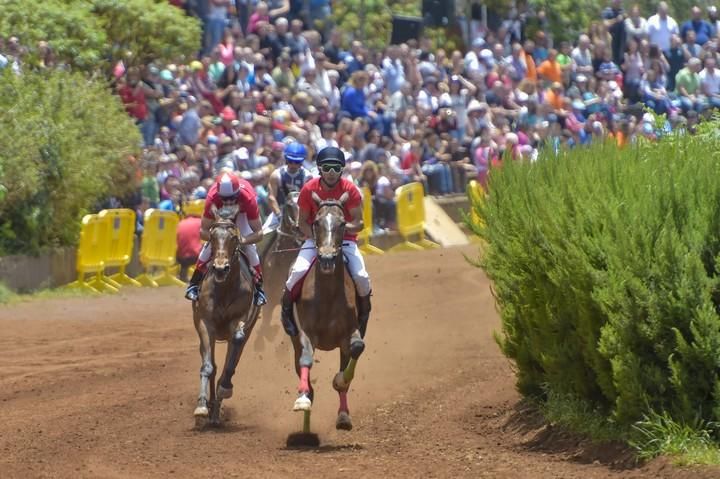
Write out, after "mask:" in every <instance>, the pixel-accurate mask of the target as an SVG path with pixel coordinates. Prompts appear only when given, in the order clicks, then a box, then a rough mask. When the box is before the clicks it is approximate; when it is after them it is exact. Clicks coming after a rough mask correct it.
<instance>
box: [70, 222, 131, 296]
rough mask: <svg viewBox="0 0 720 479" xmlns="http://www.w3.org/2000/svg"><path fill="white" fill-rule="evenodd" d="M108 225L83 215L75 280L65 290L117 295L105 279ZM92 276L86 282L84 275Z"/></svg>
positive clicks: (115, 289)
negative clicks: (72, 289)
mask: <svg viewBox="0 0 720 479" xmlns="http://www.w3.org/2000/svg"><path fill="white" fill-rule="evenodd" d="M109 238H110V223H109V222H108V219H107V218H104V217H100V216H99V215H85V216H84V217H83V219H82V226H81V229H80V242H79V244H78V249H77V262H76V268H77V273H78V277H77V280H75V281H73V282H72V283H70V284H68V285H67V286H66V288H77V289H81V290H84V291H88V292H91V293H100V292H103V291H105V292H108V293H117V291H118V289H117V287H115V286H114V285H113V284H112V283H111V282H110V281H108V279H107V277H105V274H104V271H105V258H107V256H108V245H109ZM87 274H94V276H93V277H92V279H91V280H89V281H86V279H85V275H87Z"/></svg>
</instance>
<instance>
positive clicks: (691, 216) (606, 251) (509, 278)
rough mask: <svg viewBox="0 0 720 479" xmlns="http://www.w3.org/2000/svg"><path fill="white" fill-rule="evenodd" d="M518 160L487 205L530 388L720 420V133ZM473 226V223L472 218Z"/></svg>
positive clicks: (684, 418) (621, 410) (508, 312)
mask: <svg viewBox="0 0 720 479" xmlns="http://www.w3.org/2000/svg"><path fill="white" fill-rule="evenodd" d="M717 126H718V125H717V123H708V124H707V125H703V133H702V134H700V135H698V136H694V137H689V136H670V137H667V138H665V139H663V140H662V141H660V142H659V143H655V144H643V145H642V146H632V147H628V148H626V149H622V150H618V149H617V148H616V147H615V146H614V144H612V143H609V144H595V145H593V146H591V147H589V148H583V149H575V150H571V151H569V152H566V153H563V154H561V155H559V156H557V157H555V156H553V155H548V156H544V155H543V157H542V158H541V160H540V161H538V162H537V163H534V164H532V165H528V164H518V163H514V162H506V164H505V165H504V166H503V168H502V169H501V170H495V171H493V173H492V174H491V177H490V191H491V194H490V196H489V197H488V198H487V199H486V200H485V201H484V202H482V203H478V204H475V205H474V209H475V211H476V212H477V214H478V215H480V217H481V218H482V220H483V222H484V226H475V227H474V228H475V230H476V232H477V233H478V234H479V235H480V236H481V237H482V238H483V239H484V240H485V241H486V243H487V247H486V249H485V252H484V255H483V256H482V257H481V258H480V264H481V265H482V267H483V268H484V269H485V270H486V272H487V273H488V275H489V276H490V278H491V279H492V280H493V283H494V288H495V292H496V297H497V301H498V303H499V306H500V308H501V318H502V324H503V334H502V335H499V336H498V338H497V339H498V342H499V344H500V347H501V349H502V350H503V352H504V353H505V354H506V355H507V356H508V357H510V358H511V359H513V360H514V361H515V363H516V365H517V372H518V387H519V389H520V390H521V391H522V392H523V393H525V394H529V395H543V394H544V393H545V392H546V391H547V390H549V391H553V392H556V393H558V394H561V395H570V396H573V397H577V398H579V399H581V400H583V401H586V402H588V403H589V404H590V406H591V407H592V408H593V409H594V410H598V411H601V412H602V413H603V414H605V415H607V416H608V417H611V418H612V419H613V420H614V421H616V422H617V423H618V424H619V425H621V426H623V425H624V426H627V425H630V424H632V423H633V422H635V421H637V420H639V419H641V418H642V417H643V415H644V414H647V413H648V412H649V411H660V412H667V413H668V414H669V417H671V418H673V419H675V420H677V421H679V422H682V423H684V422H690V421H693V420H695V419H696V418H698V414H699V420H701V421H709V422H718V420H719V419H720V377H719V375H718V373H720V318H719V317H718V307H719V306H720V283H719V281H718V260H719V259H720V256H719V255H720V238H719V237H718V235H717V232H718V231H719V230H720V184H718V182H717V181H716V178H717V175H718V174H720V155H718V154H717V153H716V152H717V151H718V147H719V146H720V139H719V138H718V136H717V135H716V134H715V133H714V131H715V129H716V128H717ZM471 226H472V225H471Z"/></svg>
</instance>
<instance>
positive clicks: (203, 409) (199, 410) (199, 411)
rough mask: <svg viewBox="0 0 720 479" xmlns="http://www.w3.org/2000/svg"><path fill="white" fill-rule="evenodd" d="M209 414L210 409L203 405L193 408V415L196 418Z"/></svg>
mask: <svg viewBox="0 0 720 479" xmlns="http://www.w3.org/2000/svg"><path fill="white" fill-rule="evenodd" d="M209 414H210V410H209V409H208V408H207V407H205V406H198V407H196V408H195V412H193V415H194V416H195V417H197V418H201V417H208V415H209Z"/></svg>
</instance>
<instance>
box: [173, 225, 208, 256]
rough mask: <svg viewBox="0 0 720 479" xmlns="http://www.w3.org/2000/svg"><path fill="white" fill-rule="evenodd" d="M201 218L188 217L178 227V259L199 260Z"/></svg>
mask: <svg viewBox="0 0 720 479" xmlns="http://www.w3.org/2000/svg"><path fill="white" fill-rule="evenodd" d="M200 221H201V220H200V218H198V217H197V216H188V217H187V218H185V219H183V220H182V221H180V223H178V225H177V256H178V258H197V256H198V255H199V254H200V248H201V247H202V241H200Z"/></svg>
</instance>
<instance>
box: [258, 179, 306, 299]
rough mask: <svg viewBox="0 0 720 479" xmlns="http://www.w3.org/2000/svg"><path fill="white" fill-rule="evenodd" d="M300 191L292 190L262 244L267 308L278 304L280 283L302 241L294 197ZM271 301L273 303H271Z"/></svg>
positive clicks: (281, 284)
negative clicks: (273, 227) (274, 228)
mask: <svg viewBox="0 0 720 479" xmlns="http://www.w3.org/2000/svg"><path fill="white" fill-rule="evenodd" d="M298 196H300V193H298V192H297V191H291V192H290V193H289V194H288V195H287V198H286V200H285V203H284V204H283V207H282V217H281V219H280V225H279V226H278V227H277V229H276V230H275V231H272V232H270V233H269V234H267V236H268V237H269V238H268V241H267V242H265V244H264V245H263V248H262V252H261V255H260V257H261V258H262V261H263V271H264V272H265V285H266V288H267V291H268V297H269V298H270V301H269V303H268V306H269V308H268V310H270V311H272V310H273V308H274V306H276V305H277V304H278V300H277V299H276V298H280V297H281V296H282V291H283V287H284V285H285V281H286V280H287V277H288V272H289V271H290V268H291V267H292V264H293V261H295V257H296V256H297V253H298V251H299V249H300V246H301V245H302V244H303V238H302V233H300V228H298V218H299V216H300V209H299V208H298V204H297V200H298ZM270 302H272V304H270Z"/></svg>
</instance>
